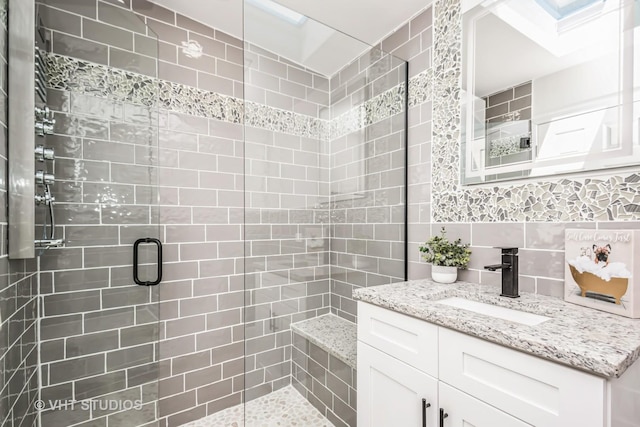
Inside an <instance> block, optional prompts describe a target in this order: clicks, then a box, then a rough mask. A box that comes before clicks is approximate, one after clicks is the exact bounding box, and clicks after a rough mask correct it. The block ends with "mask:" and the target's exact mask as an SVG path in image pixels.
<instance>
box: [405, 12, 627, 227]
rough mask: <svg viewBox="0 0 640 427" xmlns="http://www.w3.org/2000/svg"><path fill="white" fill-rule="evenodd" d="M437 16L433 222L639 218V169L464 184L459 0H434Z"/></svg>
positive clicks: (434, 78) (435, 21) (435, 36)
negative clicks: (625, 172)
mask: <svg viewBox="0 0 640 427" xmlns="http://www.w3.org/2000/svg"><path fill="white" fill-rule="evenodd" d="M434 18H435V19H434V56H433V70H434V75H433V95H432V96H433V99H432V100H433V128H432V129H433V145H432V162H431V164H432V176H433V183H432V215H433V220H434V221H435V222H494V221H545V222H565V221H566V222H569V221H614V220H618V221H620V220H640V175H639V174H635V173H634V174H631V175H628V176H613V177H611V178H609V179H591V178H586V179H562V180H559V181H556V182H550V181H542V182H531V183H527V184H519V185H509V186H500V187H498V186H493V187H481V186H477V187H465V188H462V187H460V173H459V172H460V88H461V78H460V75H461V70H462V67H461V42H460V40H461V34H462V17H461V9H460V0H436V2H435V8H434ZM425 92H426V91H425ZM425 100H428V98H426V99H425ZM411 102H412V101H411V100H410V105H411Z"/></svg>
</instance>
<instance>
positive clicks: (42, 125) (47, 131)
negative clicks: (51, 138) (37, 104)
mask: <svg viewBox="0 0 640 427" xmlns="http://www.w3.org/2000/svg"><path fill="white" fill-rule="evenodd" d="M55 123H56V121H55V120H51V123H49V122H46V121H44V120H43V121H41V122H36V132H37V133H38V136H45V135H53V125H54V124H55Z"/></svg>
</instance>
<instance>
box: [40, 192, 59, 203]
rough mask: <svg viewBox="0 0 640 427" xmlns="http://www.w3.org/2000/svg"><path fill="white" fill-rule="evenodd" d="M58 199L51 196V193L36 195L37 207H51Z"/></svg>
mask: <svg viewBox="0 0 640 427" xmlns="http://www.w3.org/2000/svg"><path fill="white" fill-rule="evenodd" d="M55 201H56V198H55V197H53V196H52V195H51V193H49V192H45V193H44V194H36V205H37V206H40V205H47V206H49V205H50V204H52V203H55Z"/></svg>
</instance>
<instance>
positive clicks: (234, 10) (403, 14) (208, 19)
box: [151, 0, 431, 76]
mask: <svg viewBox="0 0 640 427" xmlns="http://www.w3.org/2000/svg"><path fill="white" fill-rule="evenodd" d="M151 1H153V2H154V3H157V4H160V5H162V6H164V7H167V8H169V9H172V10H175V11H176V12H178V13H180V14H182V15H185V16H188V17H190V18H192V19H194V20H197V21H200V22H202V23H204V24H206V25H209V26H211V27H213V28H216V29H219V30H221V31H224V32H226V33H228V34H231V35H233V36H235V37H237V38H240V39H243V38H244V37H243V14H242V11H243V0H151ZM277 2H278V3H280V4H281V5H283V6H286V7H288V8H290V9H292V10H294V11H296V12H298V13H301V14H303V15H306V16H307V17H309V18H311V19H312V20H315V21H319V22H320V23H323V24H325V25H326V26H329V27H332V28H333V29H335V30H337V31H331V30H330V29H326V28H325V29H324V31H320V29H319V26H317V25H316V26H313V27H314V28H315V30H313V31H314V34H315V37H310V36H309V32H310V30H309V28H308V27H309V26H310V25H305V26H304V27H305V28H301V29H299V30H300V31H299V32H298V33H295V32H294V30H295V29H294V28H292V27H291V25H288V26H287V25H286V23H285V24H283V25H282V26H281V25H280V24H278V26H277V30H276V27H274V25H273V22H270V21H269V19H268V18H265V19H262V20H261V21H260V22H261V25H262V27H263V28H264V29H260V28H259V26H258V25H256V24H255V22H257V21H256V19H255V18H254V17H253V16H252V17H251V27H252V30H253V31H250V32H248V34H247V39H248V40H249V41H251V42H253V43H256V44H258V45H262V46H261V47H264V48H266V49H269V50H271V51H274V52H275V53H278V54H280V55H281V56H284V57H286V58H287V59H290V60H292V61H294V62H297V63H299V64H301V65H304V66H306V67H308V68H310V69H313V70H316V71H318V72H320V73H321V74H324V75H326V76H331V75H333V74H334V73H335V72H336V71H338V70H339V69H341V68H343V67H344V66H346V65H347V64H348V63H349V62H350V61H351V60H352V59H354V58H355V57H356V56H357V55H358V54H359V53H361V52H362V51H363V46H364V45H362V44H359V43H357V42H356V41H353V43H350V44H349V46H347V44H346V41H345V40H346V39H347V38H346V37H344V35H342V34H340V32H342V33H345V34H348V35H349V36H352V37H354V38H356V39H358V40H361V41H363V42H365V43H366V44H368V45H375V44H377V43H378V42H380V41H381V40H382V39H384V38H385V37H386V36H387V35H389V34H391V33H392V32H393V31H394V30H396V29H398V28H399V27H400V26H402V25H404V24H405V23H406V22H407V21H408V20H409V19H410V18H412V17H413V16H415V15H417V14H418V13H419V12H421V11H422V10H424V9H425V8H426V7H428V6H429V4H430V3H431V0H402V1H399V2H393V3H392V2H389V0H321V1H318V0H278V1H277ZM250 8H251V6H247V9H250ZM254 16H255V14H254ZM274 30H276V31H274ZM327 30H329V31H327ZM260 31H262V34H263V35H264V34H271V35H273V34H274V33H275V32H277V33H278V34H285V36H284V37H282V39H283V40H285V42H280V43H279V44H278V43H276V38H275V37H257V35H258V34H259V33H260ZM320 35H322V37H324V39H325V40H324V41H323V42H320V41H318V38H319V37H320ZM310 39H314V42H313V46H311V43H310V42H309V40H310ZM286 41H289V42H292V43H293V42H295V43H296V44H300V43H303V42H304V43H305V45H304V46H298V47H297V48H295V49H294V48H292V47H291V46H286V47H285V46H284V45H285V44H287V43H286ZM269 43H271V45H269V46H266V45H265V44H269ZM339 46H342V47H343V48H344V49H342V48H341V49H336V48H337V47H339ZM312 49H313V51H312Z"/></svg>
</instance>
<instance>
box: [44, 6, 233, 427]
mask: <svg viewBox="0 0 640 427" xmlns="http://www.w3.org/2000/svg"><path fill="white" fill-rule="evenodd" d="M47 3H48V6H46V7H45V6H41V8H42V9H45V10H47V13H51V14H55V15H56V16H61V17H62V18H63V19H66V20H68V21H69V22H71V23H73V25H72V26H69V27H66V26H64V25H59V24H57V23H54V22H52V21H51V19H45V20H44V23H45V26H46V27H47V28H48V29H50V30H51V33H52V36H53V40H54V44H55V40H57V39H59V40H62V41H64V40H73V42H74V45H69V48H68V49H66V50H61V51H60V53H62V54H67V55H70V56H75V57H80V58H84V59H87V60H93V61H94V62H99V63H105V64H106V63H107V62H105V61H104V60H103V59H102V58H100V57H96V56H95V55H96V52H98V53H99V52H103V51H104V52H107V51H108V53H109V58H110V59H109V62H108V64H109V65H110V66H113V67H117V68H120V69H125V70H130V71H135V72H139V73H143V74H147V75H150V76H156V75H158V76H160V77H162V76H166V75H167V74H168V71H164V70H170V71H172V72H173V71H174V68H175V66H173V65H172V64H171V63H170V62H167V61H161V62H160V64H159V68H158V69H156V61H155V59H154V56H155V52H154V48H153V44H152V43H154V42H153V39H154V36H155V35H154V32H155V33H158V34H159V35H160V38H161V45H160V46H162V49H164V51H163V54H162V55H161V56H162V58H167V57H168V56H167V55H166V52H168V51H170V50H171V51H173V52H174V54H173V55H174V57H175V58H174V60H173V62H176V61H178V62H179V61H180V59H178V58H180V57H179V55H182V54H181V52H180V50H179V49H178V46H179V45H180V44H181V41H183V40H186V39H187V38H188V37H189V33H188V31H190V30H193V29H194V28H193V27H194V26H195V24H194V23H190V24H189V27H188V29H187V28H179V27H178V26H175V23H176V17H175V14H174V13H173V12H169V11H167V10H165V9H160V8H158V7H157V6H154V5H152V4H151V3H147V2H139V1H134V2H133V5H132V7H133V10H134V11H135V12H136V13H134V12H133V11H131V10H129V9H128V8H127V7H122V6H120V5H118V4H115V5H114V4H107V3H108V2H103V1H99V2H97V5H98V7H97V9H95V8H94V9H88V10H87V11H86V12H85V13H83V14H82V17H80V16H79V15H78V14H77V12H78V11H77V10H75V9H74V5H75V4H77V2H71V1H56V2H53V1H49V2H47ZM45 18H47V17H46V16H45ZM79 18H80V19H81V22H80V26H79V28H77V27H76V26H75V22H77V19H79ZM145 20H146V21H147V23H148V24H150V26H151V27H152V28H153V30H149V31H147V28H146V27H145V25H144V22H145ZM178 21H179V22H182V23H186V22H187V21H186V20H185V19H183V18H179V19H178ZM59 22H60V21H59ZM77 30H80V32H78V31H77ZM197 30H198V32H199V33H202V32H204V31H202V27H198V29H197ZM69 32H70V34H68V33H69ZM136 33H137V34H136ZM205 33H206V34H205V35H204V36H202V35H198V38H199V40H205V39H206V40H208V42H209V44H210V45H213V44H216V45H218V46H220V45H221V46H223V49H222V50H221V51H220V54H221V56H220V55H219V56H218V57H216V56H210V57H207V58H205V59H206V61H204V62H206V66H205V67H203V68H202V69H200V70H195V69H189V71H190V72H191V73H193V74H192V76H193V78H190V79H186V80H185V79H183V80H182V81H181V82H183V83H188V84H191V85H192V86H194V87H197V86H198V81H197V79H196V77H195V76H196V75H200V76H201V77H203V78H202V79H201V80H204V77H205V76H210V77H213V78H219V79H221V80H220V81H230V82H232V80H229V79H228V78H227V79H224V78H221V77H218V76H217V75H216V62H218V61H220V62H221V63H222V62H223V63H224V64H223V66H227V68H229V67H228V64H230V63H231V62H230V61H236V62H238V57H237V55H234V54H233V52H232V51H231V52H232V53H231V55H230V58H229V61H227V58H226V52H227V49H225V48H224V47H225V42H229V41H231V40H232V39H229V38H227V39H225V41H224V42H222V41H219V40H216V39H214V35H215V32H214V30H212V29H211V30H210V31H206V32H205ZM70 36H75V37H77V40H76V39H70ZM205 36H209V37H210V38H208V39H207V38H206V37H205ZM87 39H91V41H88V40H87ZM82 43H85V44H82ZM145 43H146V44H145ZM96 44H97V45H100V47H99V48H98V49H94V50H92V49H93V48H94V47H95V45H96ZM236 44H237V43H236ZM78 48H83V49H84V51H85V52H86V55H84V56H83V55H82V51H80V53H78V51H77V49H78ZM156 49H157V48H156ZM211 53H214V52H211ZM91 55H93V56H91ZM239 62H240V63H241V60H240V61H239ZM200 63H203V62H202V61H201V62H200ZM184 65H188V66H193V65H194V64H191V63H190V64H184ZM171 67H174V68H171ZM185 70H187V68H185ZM180 71H182V69H181V70H180ZM187 75H188V74H187ZM235 75H237V73H236V74H235ZM227 77H229V76H227ZM241 80H242V76H241V74H240V76H239V81H241ZM227 87H233V86H232V85H227ZM49 92H50V94H51V96H52V98H53V99H59V100H60V102H59V103H58V105H57V107H58V108H57V110H59V111H58V112H57V114H56V117H57V118H59V124H58V128H57V129H56V134H57V135H56V138H53V140H52V144H53V145H54V146H55V148H56V150H57V153H58V155H59V156H60V159H59V160H58V161H57V164H56V166H57V170H56V173H57V174H59V178H60V179H61V182H60V183H56V188H55V190H54V191H55V193H56V196H58V192H59V190H58V189H59V188H61V187H62V185H61V184H62V183H65V182H67V183H69V185H73V186H75V188H78V192H79V197H77V198H72V199H69V200H65V198H64V197H60V199H59V200H60V201H61V202H62V203H60V205H59V209H58V210H59V212H58V211H57V212H56V213H58V215H57V217H58V219H59V221H60V223H61V224H62V225H63V231H64V233H65V234H64V236H65V239H67V241H68V243H69V245H68V246H69V247H68V248H66V249H60V250H52V251H50V252H49V253H48V254H46V255H45V256H44V257H43V258H42V263H41V278H42V280H43V282H48V283H50V286H48V287H46V288H45V289H43V291H44V292H43V301H44V304H43V309H44V310H43V320H42V323H43V328H44V330H45V333H43V335H42V346H43V348H58V349H59V350H58V351H55V352H52V353H50V354H49V355H48V357H47V358H46V359H44V360H43V364H42V367H41V371H42V375H43V384H42V386H43V394H44V395H54V394H55V396H56V397H58V398H60V399H63V400H67V399H69V400H71V399H76V400H79V399H83V398H96V397H99V396H102V397H100V398H107V397H108V396H114V395H110V394H109V395H107V396H103V395H105V394H107V393H114V392H117V393H120V394H122V393H126V394H127V395H128V396H131V397H132V398H133V397H135V399H132V400H136V399H143V400H144V401H145V402H148V404H145V405H144V409H143V410H142V411H138V412H135V411H126V412H114V413H100V412H96V411H93V412H91V413H88V412H87V411H84V412H82V411H80V412H78V411H48V412H45V413H44V414H43V422H44V423H46V425H51V426H54V425H61V426H62V425H73V424H74V423H75V422H78V423H84V422H87V423H96V424H92V425H98V423H101V422H104V423H106V422H107V419H108V424H109V425H123V426H124V425H127V426H130V425H133V424H131V423H132V422H133V423H134V424H135V425H143V424H145V423H147V422H151V421H154V420H155V417H156V412H157V414H158V417H159V419H160V425H162V426H169V425H178V424H181V423H183V422H187V421H190V420H191V419H192V418H191V417H193V416H204V415H206V414H207V405H208V404H209V403H210V402H213V406H212V408H216V409H218V410H219V409H222V408H223V407H224V406H225V405H230V404H234V403H238V402H239V401H240V396H241V392H242V390H243V381H242V375H243V370H242V369H240V370H238V369H235V370H230V369H227V373H226V374H225V376H224V377H222V376H221V375H220V374H217V375H215V372H216V371H217V372H221V371H222V367H223V366H224V365H225V364H228V363H232V362H241V361H243V351H242V339H243V333H242V318H241V315H240V314H241V311H240V308H241V306H242V304H243V302H244V299H243V283H242V275H241V274H242V263H241V259H242V256H243V251H242V249H243V245H242V240H241V238H242V236H241V232H240V230H241V225H242V222H241V220H242V215H237V214H235V213H234V212H233V211H234V209H235V207H238V208H239V209H240V210H241V209H242V201H243V199H242V190H243V187H242V184H243V181H242V179H241V178H240V177H239V176H240V174H241V173H242V167H239V168H238V167H233V166H234V165H240V166H242V154H243V151H242V150H241V148H242V146H241V142H242V135H243V132H242V126H241V125H229V126H225V125H218V124H210V123H209V120H208V119H206V118H202V117H195V116H190V115H186V114H178V113H175V112H168V113H167V112H166V111H164V112H163V111H160V112H156V111H154V109H153V108H149V107H143V106H140V105H132V104H129V103H123V102H120V101H119V100H115V101H114V100H112V99H109V98H104V97H100V96H93V95H91V94H82V93H76V92H73V91H71V92H69V91H64V90H53V89H51V90H50V91H49ZM210 128H211V131H212V133H211V134H210V132H209V131H210ZM64 135H72V136H69V137H64ZM156 138H159V143H157V142H156ZM69 142H71V143H72V144H71V145H70V144H69ZM156 145H159V146H160V150H158V149H157V147H156ZM71 147H77V148H74V149H70V148H71ZM200 149H201V150H200ZM235 159H237V161H236V163H233V161H234V160H235ZM229 165H231V169H225V166H227V167H228V166H229ZM158 166H162V168H160V169H159V168H158ZM206 174H217V176H207V175H206ZM218 176H220V177H222V178H225V179H222V180H221V181H220V182H221V185H217V184H216V178H217V177H218ZM157 180H159V184H160V188H159V189H158V190H156V189H155V187H154V185H155V183H156V181H157ZM201 180H202V183H203V184H204V185H203V186H201V183H200V181H201ZM219 190H224V191H225V192H223V193H219ZM157 194H158V195H160V205H159V206H158V207H156V206H155V205H154V204H155V203H154V199H155V198H156V195H157ZM219 202H220V204H221V205H224V206H225V207H224V208H219V209H216V210H215V211H205V209H208V207H209V206H212V207H214V208H215V207H216V206H218V205H219ZM210 223H213V224H224V225H221V227H222V226H223V227H226V229H215V228H211V230H210V236H209V239H208V240H207V242H210V243H204V242H205V239H206V236H207V234H206V231H205V230H206V226H207V225H209V224H210ZM149 224H162V226H157V225H151V226H149ZM94 225H95V226H94ZM146 235H151V236H152V237H155V236H158V237H160V238H162V239H163V241H164V242H165V250H164V255H165V257H164V258H165V262H166V265H165V274H164V281H163V283H162V291H160V290H158V289H157V288H156V289H148V288H145V287H139V286H135V285H133V283H132V280H131V274H132V268H131V243H132V241H133V240H134V238H135V237H142V236H146ZM233 243H237V245H239V249H240V250H239V251H238V250H236V249H234V248H233V247H232V246H230V244H233ZM208 280H215V281H213V282H207V281H208ZM237 297H240V298H239V299H238V298H237ZM208 315H211V316H210V318H207V316H208ZM48 331H50V332H48ZM62 339H64V340H65V341H64V342H66V346H64V347H62V348H60V343H61V342H62ZM159 340H160V341H159ZM212 353H213V354H214V355H213V354H212ZM65 363H66V364H68V366H69V368H67V367H66V366H67V365H64V364H65ZM71 366H73V368H71ZM92 366H94V368H95V369H92V368H91V367H92ZM203 374H207V376H206V377H205V378H204V379H205V380H204V381H202V380H200V381H195V378H202V377H201V376H202V375H203ZM208 374H213V375H210V376H209V375H208ZM158 378H160V382H159V383H158V382H157V380H158ZM215 388H218V389H219V390H220V392H219V393H214V392H211V390H212V389H215ZM158 397H159V400H158V401H157V403H156V401H155V399H156V398H158ZM220 399H225V400H224V401H221V400H220ZM194 408H195V410H194ZM134 412H135V413H134ZM88 420H91V421H88ZM80 425H82V424H80Z"/></svg>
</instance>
